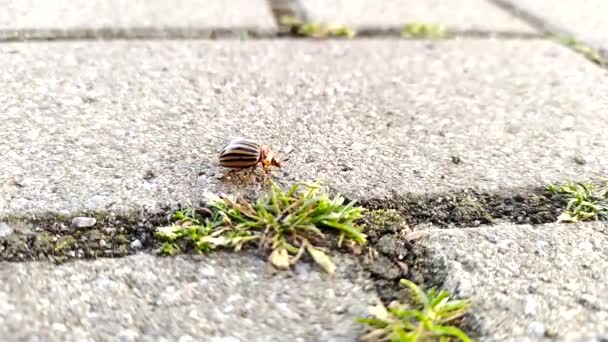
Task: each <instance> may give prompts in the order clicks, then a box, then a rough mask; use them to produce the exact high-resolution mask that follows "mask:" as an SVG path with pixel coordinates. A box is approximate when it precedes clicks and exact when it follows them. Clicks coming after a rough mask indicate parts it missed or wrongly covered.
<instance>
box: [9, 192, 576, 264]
mask: <svg viewBox="0 0 608 342" xmlns="http://www.w3.org/2000/svg"><path fill="white" fill-rule="evenodd" d="M332 192H333V191H332ZM346 200H347V201H352V200H353V199H348V198H347V199H346ZM357 202H358V203H359V205H361V206H363V207H364V208H366V209H368V213H371V214H370V215H374V213H377V212H386V211H391V210H392V211H395V212H396V213H399V215H401V216H402V218H401V219H400V220H402V221H404V222H405V223H406V224H407V225H408V226H409V227H413V228H414V229H415V230H420V229H424V228H425V227H427V226H432V227H439V228H465V227H476V226H480V225H485V224H494V223H505V222H510V223H513V224H542V223H550V222H555V221H556V220H557V217H558V216H559V214H560V212H561V210H562V209H563V207H564V203H563V202H562V200H561V199H560V198H559V197H558V196H556V195H553V194H552V193H549V192H548V191H547V190H546V189H544V188H533V189H514V190H512V191H503V192H500V193H487V192H480V191H477V190H475V189H467V190H464V191H458V192H451V193H442V194H430V195H420V194H415V195H414V194H412V195H394V197H392V198H390V199H368V200H365V201H359V200H357ZM184 207H185V206H176V207H175V208H163V209H161V210H158V211H156V212H144V211H139V212H135V211H133V212H123V213H120V214H118V213H115V212H111V211H109V212H91V211H81V212H77V213H73V214H71V215H69V216H68V215H58V214H53V213H41V214H38V215H36V214H34V215H31V216H26V215H23V216H19V215H12V216H6V217H4V218H0V222H4V223H5V224H7V225H8V226H9V227H11V231H12V233H9V234H5V236H0V239H1V240H0V242H1V244H0V248H1V249H0V260H9V261H33V260H38V259H46V258H50V259H54V260H57V261H65V260H69V259H74V258H95V257H115V256H124V255H128V254H131V253H134V252H137V251H152V250H153V249H155V248H157V247H159V246H160V242H159V241H157V239H156V238H155V237H154V236H153V232H154V229H155V228H156V227H159V226H162V225H166V224H169V223H170V220H171V216H172V214H173V212H175V210H179V209H182V208H184ZM74 217H93V218H95V220H96V223H95V224H94V226H93V227H87V228H78V227H74V226H72V219H73V218H74ZM368 217H369V216H368ZM364 221H365V220H364ZM366 223H370V222H369V220H368V221H366ZM381 235H383V233H381V234H380V235H379V236H378V237H380V236H381ZM102 240H103V242H101V241H102ZM135 240H138V241H139V242H136V243H135V244H133V242H134V241H135ZM100 243H101V245H100Z"/></svg>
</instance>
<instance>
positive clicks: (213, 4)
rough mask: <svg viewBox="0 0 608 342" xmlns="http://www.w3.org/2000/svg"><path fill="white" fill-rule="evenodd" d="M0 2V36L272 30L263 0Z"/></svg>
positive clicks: (31, 0)
mask: <svg viewBox="0 0 608 342" xmlns="http://www.w3.org/2000/svg"><path fill="white" fill-rule="evenodd" d="M0 8H2V11H0V39H7V38H31V37H34V38H36V37H43V38H44V37H54V38H62V37H66V36H70V37H81V36H82V37H88V36H106V35H121V36H146V37H149V36H158V37H164V36H167V35H171V36H184V37H189V36H198V35H201V34H204V33H205V32H207V33H208V32H210V31H211V30H223V31H234V32H236V33H239V32H241V31H245V30H250V31H252V32H255V33H258V34H260V35H265V34H273V33H275V32H276V24H275V22H274V18H273V16H272V13H271V11H270V8H269V7H268V5H267V3H266V2H265V1H264V0H229V1H223V0H211V1H210V0H179V1H162V0H130V1H123V0H110V1H103V0H48V1H44V2H40V1H36V0H0ZM237 9H238V10H237Z"/></svg>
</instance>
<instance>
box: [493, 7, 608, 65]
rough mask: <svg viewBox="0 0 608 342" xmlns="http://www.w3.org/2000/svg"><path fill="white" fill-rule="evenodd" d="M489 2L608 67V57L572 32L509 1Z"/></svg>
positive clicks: (593, 61)
mask: <svg viewBox="0 0 608 342" xmlns="http://www.w3.org/2000/svg"><path fill="white" fill-rule="evenodd" d="M489 2H490V3H491V4H494V5H495V6H497V7H498V8H500V9H502V10H505V11H507V12H509V13H511V14H512V15H513V16H515V17H518V18H520V19H521V20H522V21H524V22H526V23H527V24H528V25H530V26H531V27H533V28H534V29H536V30H538V31H539V32H541V33H542V36H543V37H545V38H547V39H552V40H556V41H558V42H557V43H558V44H562V45H564V46H566V47H568V48H570V49H572V50H573V51H574V52H576V53H579V54H581V55H583V56H584V57H585V58H586V59H587V60H589V61H590V62H592V63H593V64H596V65H598V66H600V67H603V68H607V69H608V58H607V57H604V56H602V55H601V53H600V51H598V50H596V49H593V48H591V47H590V45H588V43H587V42H579V41H578V40H577V39H576V38H575V34H573V33H572V32H570V31H567V30H564V29H563V28H561V27H559V26H558V25H556V24H553V23H550V22H547V21H546V19H542V18H541V17H539V16H537V15H535V14H534V13H532V12H530V11H527V10H525V9H523V8H521V7H518V6H517V5H515V4H514V3H512V2H510V1H505V0H489ZM564 40H570V42H569V43H568V42H564Z"/></svg>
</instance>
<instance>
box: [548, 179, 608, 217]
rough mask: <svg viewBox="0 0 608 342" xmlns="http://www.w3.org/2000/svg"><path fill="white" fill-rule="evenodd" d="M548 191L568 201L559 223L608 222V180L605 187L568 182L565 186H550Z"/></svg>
mask: <svg viewBox="0 0 608 342" xmlns="http://www.w3.org/2000/svg"><path fill="white" fill-rule="evenodd" d="M547 190H548V191H549V192H551V193H554V194H558V195H561V196H563V197H564V199H566V200H567V201H568V202H567V204H566V210H565V211H564V212H563V213H562V214H561V215H560V216H559V217H558V222H579V221H590V220H608V180H607V181H605V185H604V186H603V187H599V186H596V185H595V184H593V183H583V182H579V183H574V182H568V183H566V184H564V185H555V184H549V186H548V187H547Z"/></svg>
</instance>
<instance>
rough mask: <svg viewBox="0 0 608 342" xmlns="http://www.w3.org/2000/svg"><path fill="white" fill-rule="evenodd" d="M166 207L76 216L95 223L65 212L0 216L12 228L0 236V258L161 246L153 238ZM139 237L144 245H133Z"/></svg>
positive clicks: (112, 253) (121, 252)
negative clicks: (80, 223) (82, 220)
mask: <svg viewBox="0 0 608 342" xmlns="http://www.w3.org/2000/svg"><path fill="white" fill-rule="evenodd" d="M165 213H166V211H164V210H161V211H158V212H155V213H150V214H145V213H144V214H143V215H142V213H139V212H138V213H124V214H123V215H116V214H114V213H111V212H106V213H91V212H79V213H75V214H74V217H76V216H79V217H82V216H85V217H94V218H95V219H96V221H97V223H96V224H95V226H93V227H89V228H83V227H75V226H72V224H71V223H72V218H71V217H68V216H65V215H51V214H48V215H39V216H35V217H33V216H12V217H3V218H2V219H0V221H2V222H3V223H5V224H7V225H8V226H10V227H11V228H14V229H13V230H14V231H13V232H12V233H11V234H10V235H8V236H5V237H0V260H2V261H35V260H49V261H54V262H65V261H69V260H73V259H77V258H81V259H82V258H84V259H91V258H97V257H117V256H125V255H129V254H133V253H135V252H136V251H138V250H144V251H146V250H152V249H154V248H157V247H158V246H159V242H158V241H157V240H156V239H154V238H153V227H155V226H157V225H160V224H164V223H166V222H167V217H166V214H165ZM134 240H139V242H141V248H139V249H136V248H133V247H131V245H130V244H131V242H132V241H134Z"/></svg>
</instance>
